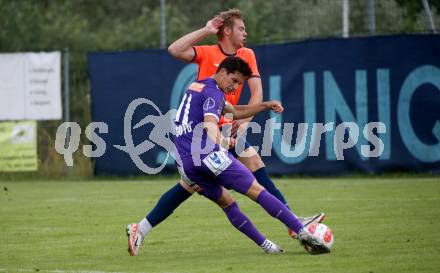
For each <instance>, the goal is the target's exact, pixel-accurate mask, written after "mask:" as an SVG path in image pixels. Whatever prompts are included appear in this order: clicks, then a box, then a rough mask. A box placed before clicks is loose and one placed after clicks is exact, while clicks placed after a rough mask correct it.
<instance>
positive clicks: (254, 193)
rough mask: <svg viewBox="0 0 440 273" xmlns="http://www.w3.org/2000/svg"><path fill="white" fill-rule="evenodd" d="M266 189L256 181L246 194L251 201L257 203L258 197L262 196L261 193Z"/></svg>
mask: <svg viewBox="0 0 440 273" xmlns="http://www.w3.org/2000/svg"><path fill="white" fill-rule="evenodd" d="M264 190H265V189H264V187H263V186H261V185H260V184H259V183H258V182H257V180H254V181H253V182H252V185H251V187H250V188H249V190H248V191H247V192H246V196H247V197H249V198H250V199H252V200H254V201H256V200H257V198H258V196H259V195H260V193H261V192H262V191H264Z"/></svg>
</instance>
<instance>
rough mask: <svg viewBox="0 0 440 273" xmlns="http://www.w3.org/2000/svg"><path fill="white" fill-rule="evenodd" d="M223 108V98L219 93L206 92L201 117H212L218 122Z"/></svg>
mask: <svg viewBox="0 0 440 273" xmlns="http://www.w3.org/2000/svg"><path fill="white" fill-rule="evenodd" d="M224 107H225V97H224V95H223V94H221V93H220V92H206V93H205V98H204V101H203V116H204V117H206V116H213V117H215V118H216V119H217V122H218V121H220V116H221V114H222V112H223V108H224Z"/></svg>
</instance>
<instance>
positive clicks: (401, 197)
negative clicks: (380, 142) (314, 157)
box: [0, 176, 440, 273]
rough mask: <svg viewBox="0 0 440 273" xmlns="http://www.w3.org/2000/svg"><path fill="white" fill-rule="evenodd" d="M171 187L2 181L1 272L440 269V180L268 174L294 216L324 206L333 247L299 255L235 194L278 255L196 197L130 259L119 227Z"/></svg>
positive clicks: (275, 226)
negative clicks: (279, 249) (275, 176)
mask: <svg viewBox="0 0 440 273" xmlns="http://www.w3.org/2000/svg"><path fill="white" fill-rule="evenodd" d="M174 183H176V180H175V179H159V180H158V179H151V180H149V177H147V176H146V177H145V178H144V180H139V179H135V180H123V179H121V180H109V181H103V180H89V181H62V182H57V181H47V182H45V181H18V182H11V181H0V186H1V188H0V189H1V192H0V245H1V248H0V272H54V273H55V272H57V273H65V272H72V273H73V272H78V273H85V272H98V273H99V272H168V273H170V272H176V273H177V272H185V273H186V272H188V273H195V272H203V273H208V272H216V273H217V272H226V273H229V272H231V273H232V272H238V273H245V272H270V273H275V272H277V273H278V272H301V273H307V272H314V273H316V272H337V273H343V272H347V273H356V272H363V273H379V272H383V273H393V272H399V273H402V272H417V273H420V272H430V273H431V272H439V271H440V227H439V225H438V223H439V219H440V179H439V177H425V178H423V177H406V178H405V177H403V178H402V177H399V178H392V177H385V178H384V177H363V178H349V177H347V178H305V179H304V178H291V179H276V184H277V185H278V186H279V188H280V189H281V190H282V192H283V193H284V195H285V196H286V199H287V200H288V201H289V202H290V206H291V208H292V209H293V211H294V212H295V213H296V214H298V215H311V214H314V213H316V212H319V211H324V212H325V213H326V214H327V218H326V220H325V223H326V224H327V225H328V226H329V227H330V228H331V229H332V230H333V233H334V236H335V244H334V249H333V252H332V253H331V254H327V255H319V256H311V255H309V254H307V253H306V252H305V251H304V250H303V249H302V247H300V246H299V244H298V242H297V241H296V240H293V239H290V238H288V237H287V232H286V228H285V227H284V226H283V225H282V224H281V223H279V222H278V221H277V220H275V219H273V218H271V217H270V216H268V215H267V214H266V213H265V211H263V210H262V209H261V208H260V207H259V206H257V205H256V204H254V203H253V202H251V201H250V200H248V199H247V198H245V197H242V196H240V195H238V194H236V193H234V196H235V197H236V198H237V200H238V204H239V206H240V207H241V209H242V210H243V211H244V212H245V213H246V214H247V215H248V216H249V218H250V219H251V220H252V221H253V222H254V224H255V225H256V226H257V227H258V228H259V229H260V230H261V231H262V232H263V234H265V235H266V236H267V237H268V238H269V239H271V240H273V241H275V242H277V243H278V244H279V245H281V246H282V247H283V248H284V250H285V252H284V253H283V254H278V255H267V254H264V253H263V252H262V250H261V249H259V248H258V247H256V246H255V245H254V243H253V242H251V241H250V240H249V239H247V238H246V237H244V236H243V235H242V234H241V233H239V232H238V231H236V230H235V229H234V228H233V227H232V226H231V225H230V224H229V222H228V221H227V218H226V217H225V216H224V214H223V212H222V211H221V210H220V209H219V208H217V207H216V206H215V205H214V204H212V203H211V202H209V201H208V200H206V199H204V198H203V197H201V196H198V195H195V196H193V197H191V198H190V199H189V200H188V201H187V202H185V203H184V204H183V205H182V206H181V207H179V208H178V209H177V210H176V211H175V212H174V214H173V215H172V216H171V217H170V218H168V220H167V221H165V222H164V223H162V224H160V225H159V226H157V227H156V229H155V230H153V231H152V232H151V233H150V234H149V235H148V237H147V238H146V240H145V244H144V247H143V249H142V253H141V256H139V257H131V256H129V254H128V252H127V238H126V235H125V227H126V225H127V224H128V223H129V222H137V221H139V220H140V219H141V218H142V217H143V216H144V215H145V214H146V212H147V211H148V210H149V209H151V208H152V207H153V206H154V204H155V203H156V201H157V200H158V198H159V196H160V195H161V194H162V193H163V192H164V191H165V190H167V189H168V188H169V187H170V186H172V185H173V184H174Z"/></svg>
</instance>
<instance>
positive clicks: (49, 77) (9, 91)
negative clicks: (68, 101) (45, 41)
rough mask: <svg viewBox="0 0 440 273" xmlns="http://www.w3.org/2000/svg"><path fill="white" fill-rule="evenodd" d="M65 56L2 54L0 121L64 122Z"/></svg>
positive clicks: (0, 58)
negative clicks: (62, 75)
mask: <svg viewBox="0 0 440 273" xmlns="http://www.w3.org/2000/svg"><path fill="white" fill-rule="evenodd" d="M60 69H61V54H60V52H50V53H13V54H0V120H23V119H29V120H54V119H61V117H62V107H61V71H60Z"/></svg>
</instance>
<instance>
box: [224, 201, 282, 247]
mask: <svg viewBox="0 0 440 273" xmlns="http://www.w3.org/2000/svg"><path fill="white" fill-rule="evenodd" d="M223 211H224V212H225V214H226V216H227V217H228V219H229V222H231V224H232V225H233V226H234V227H235V228H236V229H238V230H239V231H240V232H242V233H243V234H244V235H246V236H247V237H248V238H249V239H251V240H252V241H254V242H255V243H256V244H257V245H258V246H260V247H261V248H262V249H263V250H264V252H266V253H270V254H272V253H281V252H283V250H282V249H281V248H280V247H279V246H277V245H276V244H275V243H273V242H272V241H270V240H268V239H266V238H265V237H264V236H263V235H262V234H261V233H260V232H259V231H258V230H257V228H256V227H255V226H254V224H253V223H252V222H251V220H249V218H248V217H247V216H246V215H244V214H243V213H242V212H241V211H240V208H239V207H238V205H237V203H236V202H233V203H232V204H231V205H230V206H228V207H226V208H224V209H223Z"/></svg>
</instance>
